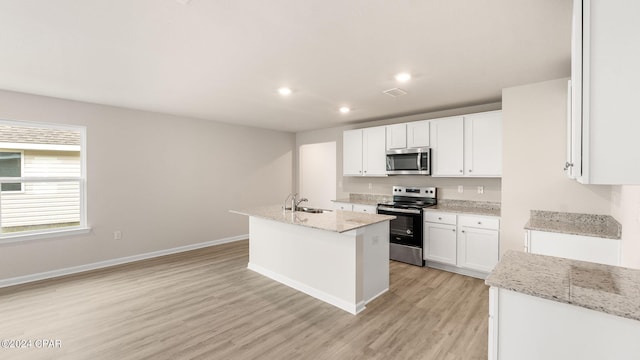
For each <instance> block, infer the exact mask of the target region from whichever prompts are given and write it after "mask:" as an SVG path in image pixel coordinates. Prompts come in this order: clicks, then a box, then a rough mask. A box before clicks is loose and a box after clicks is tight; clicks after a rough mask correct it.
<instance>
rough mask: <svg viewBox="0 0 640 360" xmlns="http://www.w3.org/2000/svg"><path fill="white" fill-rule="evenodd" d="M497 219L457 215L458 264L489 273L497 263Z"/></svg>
mask: <svg viewBox="0 0 640 360" xmlns="http://www.w3.org/2000/svg"><path fill="white" fill-rule="evenodd" d="M499 228H500V224H499V220H497V219H486V218H481V217H477V216H463V215H461V216H458V266H461V267H464V268H467V269H472V270H477V271H482V272H486V273H489V272H491V270H493V268H494V267H495V266H496V264H497V263H498V257H499V247H500V244H499V242H500V235H499Z"/></svg>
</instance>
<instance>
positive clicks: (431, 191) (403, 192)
mask: <svg viewBox="0 0 640 360" xmlns="http://www.w3.org/2000/svg"><path fill="white" fill-rule="evenodd" d="M393 195H394V196H395V195H397V196H413V197H422V198H425V197H426V198H434V199H435V198H436V188H435V187H418V186H394V187H393Z"/></svg>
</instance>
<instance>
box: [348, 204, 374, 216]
mask: <svg viewBox="0 0 640 360" xmlns="http://www.w3.org/2000/svg"><path fill="white" fill-rule="evenodd" d="M353 211H355V212H361V213H367V214H375V213H376V212H377V211H376V206H375V205H362V204H353Z"/></svg>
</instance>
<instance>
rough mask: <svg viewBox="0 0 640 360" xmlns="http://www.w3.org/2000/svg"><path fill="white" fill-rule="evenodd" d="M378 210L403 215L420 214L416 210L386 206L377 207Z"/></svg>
mask: <svg viewBox="0 0 640 360" xmlns="http://www.w3.org/2000/svg"><path fill="white" fill-rule="evenodd" d="M378 210H382V211H389V212H398V213H405V214H418V215H419V214H420V210H417V209H398V208H392V207H387V206H378Z"/></svg>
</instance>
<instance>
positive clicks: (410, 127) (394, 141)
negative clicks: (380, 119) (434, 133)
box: [387, 120, 430, 150]
mask: <svg viewBox="0 0 640 360" xmlns="http://www.w3.org/2000/svg"><path fill="white" fill-rule="evenodd" d="M429 142H430V141H429V120H421V121H413V122H409V123H402V124H394V125H387V150H393V149H407V148H408V149H411V148H421V147H428V146H429Z"/></svg>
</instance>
